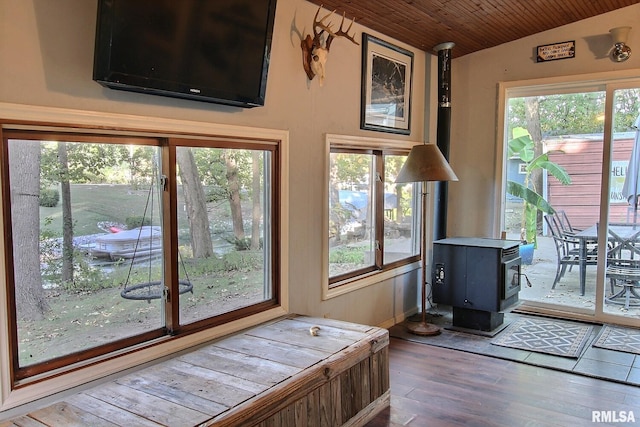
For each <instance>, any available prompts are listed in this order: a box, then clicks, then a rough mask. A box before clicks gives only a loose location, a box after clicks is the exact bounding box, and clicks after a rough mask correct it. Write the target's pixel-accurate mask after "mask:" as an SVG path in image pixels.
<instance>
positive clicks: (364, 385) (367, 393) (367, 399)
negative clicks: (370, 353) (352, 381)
mask: <svg viewBox="0 0 640 427" xmlns="http://www.w3.org/2000/svg"><path fill="white" fill-rule="evenodd" d="M360 372H361V373H362V377H361V383H360V389H361V391H362V393H361V396H360V398H361V399H362V400H361V401H360V404H361V407H363V408H364V407H365V406H367V405H369V404H370V403H371V402H372V401H373V399H372V398H371V358H368V359H364V360H363V361H362V362H360Z"/></svg>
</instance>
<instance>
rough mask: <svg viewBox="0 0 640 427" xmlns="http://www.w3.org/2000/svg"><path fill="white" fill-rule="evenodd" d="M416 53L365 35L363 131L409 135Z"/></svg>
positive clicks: (363, 45) (361, 121)
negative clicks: (414, 54) (412, 80)
mask: <svg viewBox="0 0 640 427" xmlns="http://www.w3.org/2000/svg"><path fill="white" fill-rule="evenodd" d="M412 75H413V52H410V51H408V50H405V49H401V48H399V47H397V46H394V45H392V44H390V43H387V42H385V41H382V40H380V39H378V38H375V37H373V36H371V35H369V34H365V33H363V34H362V101H361V106H360V109H361V111H360V128H361V129H365V130H377V131H380V132H392V133H402V134H406V135H409V134H410V133H411V129H410V127H409V122H410V117H411V79H412Z"/></svg>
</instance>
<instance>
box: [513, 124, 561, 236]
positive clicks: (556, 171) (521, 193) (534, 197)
mask: <svg viewBox="0 0 640 427" xmlns="http://www.w3.org/2000/svg"><path fill="white" fill-rule="evenodd" d="M513 137H514V138H513V139H512V140H510V141H509V143H508V149H509V158H513V157H517V158H519V159H520V161H521V162H523V163H524V164H525V175H524V182H523V183H519V182H516V181H511V180H509V181H507V193H509V194H512V195H514V196H516V197H519V198H521V199H522V201H523V203H524V207H523V213H522V229H523V231H524V233H523V236H522V238H523V240H525V241H526V242H527V243H533V244H534V245H535V246H537V240H536V235H537V231H538V210H540V211H542V212H544V213H547V214H552V213H554V212H555V210H554V209H553V207H552V206H551V205H550V204H549V203H548V202H547V200H546V199H545V198H544V197H543V196H542V195H541V194H540V192H539V189H537V188H535V183H534V182H533V180H532V179H531V178H532V173H534V172H535V171H538V170H546V171H547V172H549V173H550V174H551V175H553V176H554V177H555V178H556V179H557V180H558V181H560V183H562V184H563V185H569V184H571V177H570V176H569V174H568V173H567V171H566V170H565V169H564V168H563V167H562V166H560V165H559V164H557V163H555V162H552V161H550V160H549V153H548V152H547V153H543V154H540V155H538V156H536V155H535V150H534V148H535V146H534V142H533V139H531V135H530V134H529V132H528V131H527V130H526V129H524V128H520V127H519V128H515V129H514V130H513Z"/></svg>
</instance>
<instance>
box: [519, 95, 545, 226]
mask: <svg viewBox="0 0 640 427" xmlns="http://www.w3.org/2000/svg"><path fill="white" fill-rule="evenodd" d="M524 111H525V118H526V122H527V131H529V134H530V135H531V139H532V140H533V152H534V154H535V156H536V157H537V156H539V155H541V154H542V129H541V127H540V100H539V98H538V97H536V96H531V97H527V98H525V109H524ZM542 178H543V176H542V169H537V170H534V171H532V172H531V176H530V179H531V183H532V184H533V188H534V190H535V191H536V192H537V193H538V194H541V195H544V192H543V191H542V185H543V180H542ZM536 216H537V219H536V224H537V227H536V228H537V229H538V230H539V229H541V228H542V211H540V210H538V211H537V212H536Z"/></svg>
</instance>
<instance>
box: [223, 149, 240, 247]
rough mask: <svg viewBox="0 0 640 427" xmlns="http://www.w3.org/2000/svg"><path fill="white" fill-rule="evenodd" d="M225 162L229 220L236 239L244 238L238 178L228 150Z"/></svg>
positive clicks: (236, 168) (233, 160) (234, 162)
mask: <svg viewBox="0 0 640 427" xmlns="http://www.w3.org/2000/svg"><path fill="white" fill-rule="evenodd" d="M225 163H226V165H227V182H228V185H229V187H228V188H229V204H230V207H231V222H232V223H233V235H234V237H235V239H236V241H242V240H244V225H243V220H242V205H241V203H240V201H241V199H240V180H239V178H238V167H237V165H236V159H235V158H234V156H233V155H231V154H230V152H226V155H225Z"/></svg>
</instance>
